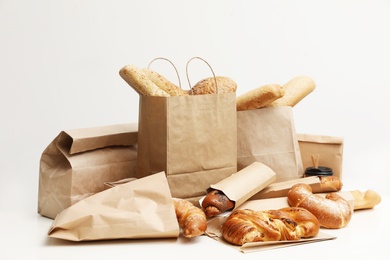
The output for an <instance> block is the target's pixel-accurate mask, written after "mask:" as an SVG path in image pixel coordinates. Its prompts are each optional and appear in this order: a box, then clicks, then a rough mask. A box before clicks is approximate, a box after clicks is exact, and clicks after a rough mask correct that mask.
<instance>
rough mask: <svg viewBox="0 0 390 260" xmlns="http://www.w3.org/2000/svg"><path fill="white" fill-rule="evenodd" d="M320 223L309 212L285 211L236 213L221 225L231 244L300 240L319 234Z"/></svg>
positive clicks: (238, 210) (239, 211)
mask: <svg viewBox="0 0 390 260" xmlns="http://www.w3.org/2000/svg"><path fill="white" fill-rule="evenodd" d="M319 228H320V226H319V222H318V219H317V218H316V217H315V216H314V215H313V214H312V213H310V212H309V211H308V210H306V209H303V208H296V207H286V208H282V209H279V210H267V211H254V210H251V209H237V210H235V211H233V212H232V213H231V214H230V215H229V217H228V218H227V219H226V221H225V222H224V223H223V225H222V236H223V238H224V239H225V240H226V241H228V242H229V243H231V244H234V245H243V244H245V243H248V242H262V241H280V240H298V239H301V238H307V237H313V236H315V235H317V234H318V232H319Z"/></svg>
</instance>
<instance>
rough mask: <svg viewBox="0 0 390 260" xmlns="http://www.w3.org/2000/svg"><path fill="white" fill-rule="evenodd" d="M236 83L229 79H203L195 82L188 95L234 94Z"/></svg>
mask: <svg viewBox="0 0 390 260" xmlns="http://www.w3.org/2000/svg"><path fill="white" fill-rule="evenodd" d="M215 83H217V85H216V84H215ZM236 90H237V83H236V82H235V81H234V80H232V79H231V78H229V77H225V76H216V77H210V78H205V79H203V80H201V81H199V82H197V83H196V84H195V85H194V86H193V87H192V88H191V90H189V94H190V95H203V94H221V93H231V92H236Z"/></svg>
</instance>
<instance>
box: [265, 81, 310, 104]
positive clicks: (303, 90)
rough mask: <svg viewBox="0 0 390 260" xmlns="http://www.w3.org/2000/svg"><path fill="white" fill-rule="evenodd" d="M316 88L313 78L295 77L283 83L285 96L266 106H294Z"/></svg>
mask: <svg viewBox="0 0 390 260" xmlns="http://www.w3.org/2000/svg"><path fill="white" fill-rule="evenodd" d="M315 88H316V85H315V83H314V81H313V80H312V79H311V78H309V77H306V76H298V77H295V78H293V79H291V80H290V81H288V82H287V83H286V84H284V85H283V89H284V91H285V94H284V95H283V97H281V98H279V99H277V100H275V101H273V102H271V103H270V104H269V105H267V106H266V107H280V106H291V107H294V106H295V105H296V104H298V103H299V102H300V101H301V100H302V99H303V98H305V97H306V96H307V95H309V94H310V93H311V92H312V91H313V90H314V89H315Z"/></svg>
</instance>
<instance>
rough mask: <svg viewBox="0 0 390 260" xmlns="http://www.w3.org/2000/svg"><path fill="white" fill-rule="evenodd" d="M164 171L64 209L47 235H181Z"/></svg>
mask: <svg viewBox="0 0 390 260" xmlns="http://www.w3.org/2000/svg"><path fill="white" fill-rule="evenodd" d="M179 232H180V229H179V224H178V221H177V218H176V213H175V208H174V204H173V200H172V197H171V193H170V190H169V186H168V183H167V180H166V177H165V173H164V172H160V173H156V174H153V175H151V176H148V177H145V178H141V179H137V180H133V181H130V182H127V183H124V184H120V185H116V186H114V187H112V188H109V189H107V190H104V191H101V192H99V193H96V194H94V195H92V196H90V197H88V198H86V199H83V200H81V201H79V202H77V203H76V204H74V205H72V206H70V207H69V208H67V209H65V210H63V211H62V212H61V213H60V214H58V216H57V217H56V218H55V219H54V221H53V223H52V225H51V227H50V229H49V231H48V235H49V236H50V237H53V238H59V239H64V240H70V241H90V240H108V239H135V238H171V237H178V236H179Z"/></svg>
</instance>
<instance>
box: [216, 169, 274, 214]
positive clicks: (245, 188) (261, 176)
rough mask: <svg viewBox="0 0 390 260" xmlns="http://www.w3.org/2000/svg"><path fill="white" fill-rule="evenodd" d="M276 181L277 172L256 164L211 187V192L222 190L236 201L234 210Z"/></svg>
mask: <svg viewBox="0 0 390 260" xmlns="http://www.w3.org/2000/svg"><path fill="white" fill-rule="evenodd" d="M275 179H276V174H275V172H274V171H273V170H272V169H271V168H269V167H268V166H266V165H264V164H262V163H260V162H254V163H252V164H251V165H249V166H247V167H245V168H244V169H242V170H240V171H239V172H237V173H235V174H232V175H231V176H229V177H227V178H226V179H223V180H222V181H220V182H218V183H216V184H213V185H211V186H210V189H209V190H213V189H214V190H220V191H222V192H223V193H224V194H225V195H226V196H227V197H228V198H229V199H230V200H232V201H234V208H233V209H235V208H237V207H239V206H240V205H241V204H242V203H244V202H245V201H247V200H248V199H249V198H251V197H252V196H253V195H254V194H256V193H258V192H259V191H261V190H263V189H264V188H265V187H267V186H268V185H270V184H271V183H273V182H274V181H275Z"/></svg>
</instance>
